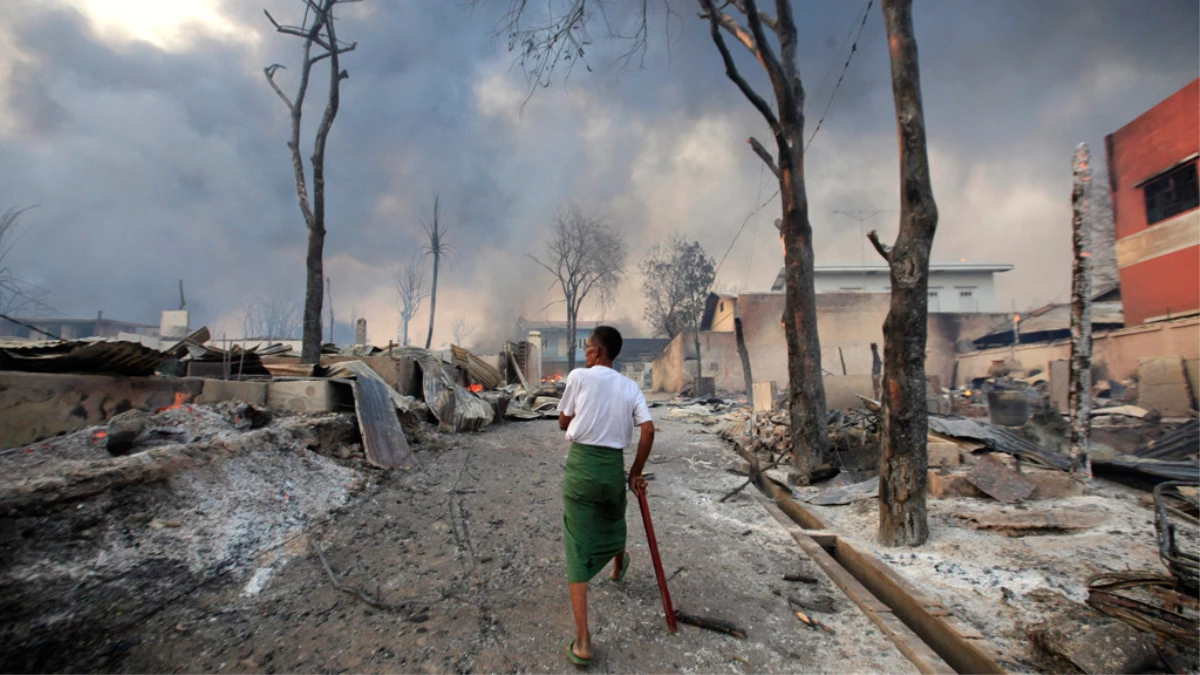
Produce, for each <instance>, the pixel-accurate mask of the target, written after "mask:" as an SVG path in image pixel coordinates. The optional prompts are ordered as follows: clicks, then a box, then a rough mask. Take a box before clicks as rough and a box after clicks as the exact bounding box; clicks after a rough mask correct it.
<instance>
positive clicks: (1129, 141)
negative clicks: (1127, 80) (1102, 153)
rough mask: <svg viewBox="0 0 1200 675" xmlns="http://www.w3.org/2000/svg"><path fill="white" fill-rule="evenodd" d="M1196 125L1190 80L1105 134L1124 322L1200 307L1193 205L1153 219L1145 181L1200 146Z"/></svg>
mask: <svg viewBox="0 0 1200 675" xmlns="http://www.w3.org/2000/svg"><path fill="white" fill-rule="evenodd" d="M1198 127H1200V80H1193V81H1192V82H1190V83H1189V84H1188V85H1187V86H1185V87H1183V88H1182V89H1180V90H1179V91H1177V92H1175V93H1174V94H1172V95H1171V96H1169V97H1168V98H1167V99H1166V100H1164V101H1162V102H1161V103H1159V104H1158V105H1156V106H1154V107H1153V108H1151V109H1149V110H1147V111H1146V112H1145V113H1143V114H1142V115H1140V116H1139V117H1138V118H1137V119H1135V120H1133V121H1132V122H1130V123H1129V124H1126V125H1125V126H1123V127H1121V128H1120V129H1119V130H1117V131H1116V132H1114V133H1113V134H1111V135H1109V136H1108V137H1107V138H1106V139H1105V150H1106V155H1107V161H1108V175H1109V182H1110V187H1111V190H1112V207H1113V217H1114V220H1115V226H1116V235H1117V266H1118V271H1119V274H1120V278H1121V299H1122V301H1123V302H1124V305H1125V323H1126V325H1130V326H1134V325H1139V324H1141V323H1143V322H1145V321H1146V320H1148V319H1158V318H1160V317H1167V316H1178V315H1181V314H1186V313H1188V312H1194V311H1196V310H1197V309H1198V308H1200V216H1198V215H1197V211H1196V210H1192V211H1191V212H1185V213H1184V214H1179V215H1177V216H1176V217H1174V218H1170V219H1168V220H1164V221H1161V222H1158V223H1154V224H1153V225H1150V224H1148V222H1147V217H1146V215H1147V214H1146V200H1145V192H1144V187H1145V186H1144V185H1143V184H1142V182H1143V181H1145V180H1147V179H1149V178H1152V177H1154V176H1156V175H1157V174H1159V173H1161V172H1163V171H1164V170H1166V169H1168V168H1170V167H1171V166H1172V165H1175V164H1177V163H1178V162H1180V161H1182V160H1183V159H1184V158H1186V157H1189V156H1192V155H1194V154H1195V153H1197V152H1200V138H1198V137H1197V135H1196V129H1197V128H1198ZM1191 161H1192V162H1195V161H1196V160H1195V159H1192V160H1191Z"/></svg>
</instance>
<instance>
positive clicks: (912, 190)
mask: <svg viewBox="0 0 1200 675" xmlns="http://www.w3.org/2000/svg"><path fill="white" fill-rule="evenodd" d="M883 19H884V23H885V24H886V27H887V37H888V55H889V57H890V59H891V64H892V96H893V98H894V99H895V103H896V126H897V131H898V134H899V137H900V231H899V233H898V234H897V235H896V242H895V244H894V245H893V246H892V247H890V248H889V247H888V246H886V245H884V244H883V242H881V241H880V240H879V236H878V234H877V233H876V232H875V231H872V232H871V233H870V235H868V236H869V237H870V239H871V243H872V244H873V245H874V246H875V249H876V250H877V251H878V252H879V254H880V255H881V256H883V259H884V260H886V261H887V263H888V267H889V269H890V272H891V280H892V299H891V307H890V308H889V309H888V315H887V319H885V320H884V324H883V337H884V343H883V383H882V390H883V391H882V392H881V396H880V399H881V400H880V404H881V413H880V414H881V416H882V421H883V429H882V432H881V434H880V441H881V445H882V457H881V458H880V466H879V539H880V541H881V542H882V543H883V544H884V545H887V546H920V545H921V544H923V543H925V541H926V540H927V539H928V538H929V523H928V522H927V520H926V510H925V483H926V481H927V476H926V470H927V466H928V464H929V458H928V456H927V447H926V443H927V439H928V435H929V420H928V417H927V413H926V401H925V341H926V337H927V335H926V333H927V330H928V329H927V326H926V317H927V314H928V311H929V295H928V293H929V291H928V288H929V252H930V249H931V248H932V247H933V235H934V233H935V231H936V230H937V219H938V214H937V204H935V203H934V201H933V187H932V186H931V184H930V180H929V155H928V151H927V149H926V141H925V114H924V111H923V109H922V105H921V78H920V70H919V68H918V65H917V41H916V38H914V37H913V25H912V0H883Z"/></svg>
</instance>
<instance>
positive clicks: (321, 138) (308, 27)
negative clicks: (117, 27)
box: [263, 0, 356, 363]
mask: <svg viewBox="0 0 1200 675" xmlns="http://www.w3.org/2000/svg"><path fill="white" fill-rule="evenodd" d="M346 1H353V0H305V6H304V19H303V21H301V22H300V25H299V26H287V25H281V24H280V23H279V22H278V21H276V20H275V18H274V17H272V16H271V14H270V12H268V11H267V10H265V9H264V10H263V13H264V14H266V15H267V19H268V20H270V22H271V25H273V26H274V27H275V30H276V31H277V32H279V33H283V34H284V35H293V36H296V37H299V38H300V39H301V40H302V41H303V44H304V48H303V58H302V59H301V61H300V84H299V85H298V87H297V90H296V95H295V97H292V98H289V97H288V95H287V94H285V93H283V90H282V89H280V88H279V85H278V84H277V83H276V82H275V73H276V72H277V71H279V70H280V69H281V68H284V66H283V65H281V64H278V63H275V64H272V65H270V66H267V67H266V68H264V69H263V72H264V73H265V74H266V76H267V83H268V84H270V85H271V89H273V90H275V93H276V94H278V95H279V98H280V99H281V100H282V101H283V102H284V104H285V105H286V106H287V108H288V113H289V114H290V115H291V135H290V137H289V138H288V144H287V145H288V150H290V151H291V155H292V173H293V174H295V180H296V196H297V198H298V200H299V203H300V213H301V214H302V215H303V216H304V224H305V226H306V227H307V229H308V251H307V254H306V257H305V264H306V266H307V284H306V289H305V293H304V336H303V338H302V341H301V349H300V362H301V363H319V362H320V360H321V306H322V302H323V300H324V290H325V289H324V288H323V285H324V280H325V263H324V254H325V144H326V140H327V139H328V138H329V130H330V129H332V128H333V120H334V118H336V117H337V113H338V105H339V102H340V97H339V89H340V88H341V82H342V80H344V79H346V78H348V77H350V74H349V73H348V72H346V71H345V70H342V69H341V66H340V63H339V56H341V55H342V54H345V53H346V52H350V51H353V50H354V48H355V46H356V43H350V44H344V43H342V42H339V41H338V39H337V27H336V25H335V24H336V22H335V21H334V17H333V8H334V5H337V4H338V3H339V2H346ZM314 47H315V48H316V49H315V50H314ZM314 51H316V53H315V54H314ZM325 60H328V61H329V95H328V98H327V99H326V102H325V112H324V114H323V115H322V116H321V122H320V124H319V125H318V126H317V131H316V134H315V136H314V138H313V151H312V156H311V157H310V160H311V162H312V182H313V185H312V200H311V202H310V201H309V191H308V183H307V180H306V177H305V172H304V158H303V157H302V156H301V154H300V121H301V117H302V114H303V111H304V97H305V95H306V94H307V93H308V82H309V77H310V75H311V74H312V69H313V66H315V65H317V64H318V63H320V62H321V61H325Z"/></svg>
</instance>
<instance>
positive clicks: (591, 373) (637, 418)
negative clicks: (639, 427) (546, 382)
mask: <svg viewBox="0 0 1200 675" xmlns="http://www.w3.org/2000/svg"><path fill="white" fill-rule="evenodd" d="M558 412H560V413H562V414H564V415H566V416H568V417H573V418H574V419H572V420H571V423H570V424H569V425H568V426H567V440H568V441H572V442H574V443H583V444H585V445H599V446H601V447H605V448H615V449H617V450H622V449H624V448H625V446H627V445H629V439H630V437H631V435H632V433H633V425H635V424H644V423H646V422H649V421H650V409H649V408H647V407H646V397H645V396H643V395H642V390H641V388H640V387H638V385H637V383H636V382H634V381H633V380H631V379H629V378H628V377H625V376H624V375H622V374H620V373H618V372H617V371H615V370H613V369H612V368H609V367H607V366H592V367H591V368H576V369H575V370H572V371H571V373H570V374H569V375H567V389H566V391H564V392H563V397H562V400H561V401H559V402H558Z"/></svg>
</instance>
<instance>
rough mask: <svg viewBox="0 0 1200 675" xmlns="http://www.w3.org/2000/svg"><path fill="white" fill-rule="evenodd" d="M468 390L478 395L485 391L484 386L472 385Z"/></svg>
mask: <svg viewBox="0 0 1200 675" xmlns="http://www.w3.org/2000/svg"><path fill="white" fill-rule="evenodd" d="M467 390H468V391H473V392H475V393H476V394H478V393H479V392H481V391H483V385H482V384H472V385H471V386H469V387H467Z"/></svg>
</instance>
